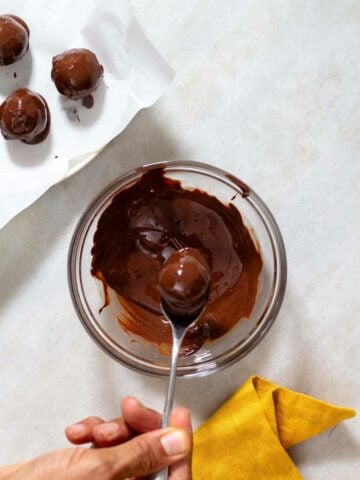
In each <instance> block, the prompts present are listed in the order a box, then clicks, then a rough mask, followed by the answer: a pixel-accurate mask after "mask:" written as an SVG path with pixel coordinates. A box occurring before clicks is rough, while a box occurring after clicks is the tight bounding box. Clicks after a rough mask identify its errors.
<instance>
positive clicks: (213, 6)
mask: <svg viewBox="0 0 360 480" xmlns="http://www.w3.org/2000/svg"><path fill="white" fill-rule="evenodd" d="M221 4H223V5H224V7H222V8H220V2H215V1H209V0H201V1H190V0H189V1H186V2H184V1H180V0H178V1H174V0H171V1H167V2H164V1H162V0H156V1H154V0H151V1H150V0H149V1H144V0H136V1H134V2H133V5H134V10H135V14H136V15H137V17H138V19H139V21H140V23H141V24H142V26H143V27H144V29H145V31H146V33H147V34H148V36H149V37H150V39H151V40H152V41H153V42H154V44H155V46H156V47H157V48H158V49H159V50H160V52H161V53H162V54H163V55H164V56H165V58H166V59H167V60H168V61H169V62H170V64H171V65H172V66H173V67H174V68H175V70H176V72H177V78H176V80H175V82H174V84H173V86H172V87H171V89H170V91H169V92H168V93H167V94H166V95H165V96H164V98H163V99H162V100H161V101H160V102H159V103H158V105H157V106H155V107H154V108H152V109H151V110H146V111H143V112H141V113H140V114H138V115H137V117H136V118H135V119H134V120H133V122H132V123H131V124H130V126H129V127H128V128H127V130H126V131H125V132H124V133H123V134H122V135H120V137H119V138H117V139H116V140H114V141H113V142H112V143H111V144H110V145H109V146H108V147H107V148H106V149H105V150H104V151H103V153H101V154H100V155H99V157H97V158H96V160H95V161H94V162H93V163H92V164H91V165H89V166H88V167H86V168H85V169H84V170H83V171H82V172H80V173H79V174H77V175H76V176H75V177H73V178H71V179H69V180H68V181H67V182H66V183H64V184H61V185H58V186H56V187H54V188H52V189H51V190H50V191H49V192H48V193H47V194H45V195H44V196H43V197H42V198H41V199H40V200H39V201H37V202H36V203H35V204H34V205H33V206H32V207H30V208H29V209H28V210H26V211H25V212H23V213H22V214H20V215H19V216H18V217H17V218H15V219H14V220H13V221H12V222H11V223H10V224H9V225H8V226H6V227H5V229H4V230H2V231H1V232H0V251H1V258H0V274H1V284H0V285H1V290H0V427H1V434H2V438H3V440H2V445H1V448H0V463H2V464H4V463H7V462H12V461H16V460H19V459H22V458H27V457H31V456H33V455H36V454H38V453H41V452H43V451H44V450H49V449H52V448H57V447H61V446H64V445H66V441H65V439H64V437H63V427H64V426H65V425H66V424H68V423H70V422H72V421H74V420H76V419H79V418H81V417H84V416H87V415H89V414H97V415H100V416H104V417H112V416H114V415H117V413H118V403H119V399H120V398H121V397H122V396H124V395H127V394H132V395H137V396H139V397H140V399H141V400H143V401H144V402H146V403H148V404H150V405H151V406H152V407H154V408H158V409H161V408H162V405H163V399H164V394H165V387H166V385H165V382H163V381H162V380H156V379H152V378H147V377H144V376H141V375H139V374H136V373H133V372H131V371H128V370H126V369H125V368H123V367H121V366H119V365H117V364H115V363H114V362H113V361H112V360H111V359H110V358H108V357H107V356H105V354H104V353H102V352H101V351H100V350H99V349H98V348H97V347H96V346H95V345H94V344H93V343H92V341H91V340H90V339H89V338H88V337H87V335H86V334H85V332H84V331H83V330H82V327H81V326H80V324H79V322H78V321H77V318H76V316H75V313H74V311H73V307H72V304H71V301H70V297H69V294H68V289H67V278H66V260H67V258H66V257H67V250H68V246H69V241H70V238H71V234H72V232H73V230H74V227H75V224H76V222H77V220H78V218H79V216H80V214H81V213H82V211H83V210H84V209H85V207H86V206H87V205H88V203H89V201H90V200H91V199H92V198H93V197H94V196H95V195H96V194H97V193H98V192H99V191H100V190H101V189H102V188H103V187H104V186H106V185H107V184H108V183H109V182H110V181H111V180H113V179H114V178H115V177H116V176H118V175H119V174H121V173H123V172H125V171H126V170H128V169H129V168H133V167H134V166H136V165H140V164H142V163H148V162H152V161H157V160H165V159H175V158H182V159H194V160H199V161H205V162H208V163H212V164H214V165H217V166H220V167H223V168H225V169H228V170H230V171H232V172H233V173H234V174H236V175H238V176H239V177H241V178H242V179H244V180H245V181H246V182H247V183H249V184H250V185H251V186H252V187H253V188H254V189H255V190H256V192H257V193H259V194H260V195H261V196H262V198H263V199H264V200H265V201H266V202H267V203H268V205H269V207H270V208H271V209H272V211H273V213H274V215H275V216H276V218H277V220H278V222H279V224H280V228H281V230H282V232H283V235H284V240H285V243H286V247H287V254H288V267H289V280H288V288H287V293H286V298H285V302H284V305H283V308H282V310H281V313H280V315H279V317H278V319H277V321H276V322H275V324H274V326H273V328H272V330H271V331H270V333H269V334H268V336H267V337H266V339H265V340H264V341H263V343H261V344H260V345H259V346H258V347H257V348H256V349H255V350H254V351H253V352H252V353H251V354H250V355H249V356H248V357H246V358H245V359H244V360H242V361H241V362H239V363H238V364H236V365H234V366H233V367H231V368H229V369H227V370H225V371H223V372H221V373H219V374H217V375H215V376H211V377H207V378H203V379H201V380H198V381H191V383H189V382H181V383H179V384H178V387H177V393H176V403H177V404H183V405H186V406H188V407H190V408H191V410H192V412H193V418H194V421H195V424H196V425H198V424H199V423H201V422H202V421H203V420H205V419H206V418H207V417H208V416H209V415H210V414H211V412H213V411H214V410H215V409H216V408H217V407H218V406H219V405H220V404H221V402H222V401H223V400H224V399H225V398H226V397H227V396H228V395H229V394H230V393H231V392H233V390H234V389H236V388H237V387H238V386H239V385H240V384H241V383H242V382H243V381H244V380H246V379H247V377H248V376H249V375H251V374H253V373H257V374H260V375H263V376H265V377H267V378H269V379H271V380H273V381H276V382H278V383H281V384H284V385H286V386H288V387H289V388H293V389H297V390H300V391H302V392H304V393H307V394H310V395H313V396H317V397H319V398H321V399H323V400H326V401H329V402H332V403H336V404H344V405H348V406H353V407H357V408H358V409H359V408H360V404H359V392H360V359H359V338H360V321H359V320H360V315H359V312H360V300H359V298H360V295H359V293H360V281H359V280H360V279H359V258H360V255H359V254H360V251H359V250H360V248H359V240H358V239H359V238H360V222H359V209H360V198H359V183H360V161H359V160H360V159H359V148H360V131H359V124H360V123H359V122H360V109H359V103H358V101H359V98H360V81H359V78H360V77H359V52H360V35H359V30H360V4H359V2H358V1H357V0H352V1H342V2H335V1H331V0H328V1H326V0H313V1H310V0H309V1H305V2H296V1H290V0H283V1H280V0H279V1H265V0H264V1H257V2H252V1H251V2H250V1H242V2H239V1H235V0H234V1H232V0H227V1H226V2H221ZM359 452H360V425H359V421H358V420H357V419H354V420H351V421H349V422H347V423H345V424H343V425H340V426H339V427H337V428H336V429H335V430H332V431H331V432H327V433H325V434H323V435H320V436H319V437H317V438H315V439H313V440H310V441H308V442H305V443H304V444H303V445H301V446H298V447H295V448H294V449H292V452H291V454H292V456H293V458H294V460H295V461H296V463H297V465H298V466H299V469H300V471H301V472H302V474H303V476H304V478H305V479H308V480H323V479H325V478H327V479H336V480H348V479H355V478H357V477H358V475H359V473H358V472H359V471H360V460H359V456H360V455H359Z"/></svg>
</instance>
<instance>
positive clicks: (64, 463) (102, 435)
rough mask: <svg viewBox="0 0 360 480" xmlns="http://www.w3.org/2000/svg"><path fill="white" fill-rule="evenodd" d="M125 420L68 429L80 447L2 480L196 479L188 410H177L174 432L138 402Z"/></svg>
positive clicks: (10, 470)
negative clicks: (165, 473)
mask: <svg viewBox="0 0 360 480" xmlns="http://www.w3.org/2000/svg"><path fill="white" fill-rule="evenodd" d="M122 414H123V416H122V417H119V418H116V419H114V420H112V421H110V422H105V421H104V420H102V419H101V418H98V417H89V418H86V419H84V420H82V421H81V422H78V423H76V424H74V425H72V426H70V427H68V428H67V429H66V435H67V437H68V439H69V440H70V441H71V442H72V443H74V444H76V445H82V444H85V443H89V442H91V443H93V445H94V447H96V448H90V449H89V448H83V447H77V448H68V449H65V450H59V451H56V452H51V453H48V454H45V455H42V456H41V457H38V458H36V459H34V460H31V461H29V462H23V463H21V464H17V465H14V466H10V467H5V468H3V469H0V480H5V479H6V480H70V479H71V480H89V479H91V478H93V479H101V480H125V479H134V478H139V477H145V476H147V475H149V474H151V473H153V472H156V471H158V470H161V469H162V468H165V467H167V466H171V467H170V472H169V479H170V480H190V479H191V448H192V429H191V421H190V416H189V412H188V410H186V409H184V408H178V409H175V410H174V412H173V415H172V419H171V427H170V428H168V429H163V430H159V426H160V422H161V415H160V414H159V413H157V412H155V411H153V410H150V409H147V408H145V407H144V406H142V405H141V404H140V403H139V402H138V401H137V400H136V399H135V398H132V397H127V398H125V399H124V400H123V401H122Z"/></svg>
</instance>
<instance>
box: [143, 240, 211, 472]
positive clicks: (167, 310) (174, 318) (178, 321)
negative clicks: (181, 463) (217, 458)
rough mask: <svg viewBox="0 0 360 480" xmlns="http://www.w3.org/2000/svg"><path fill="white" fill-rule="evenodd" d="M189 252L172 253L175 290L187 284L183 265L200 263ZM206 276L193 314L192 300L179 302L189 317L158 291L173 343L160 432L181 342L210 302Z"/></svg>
mask: <svg viewBox="0 0 360 480" xmlns="http://www.w3.org/2000/svg"><path fill="white" fill-rule="evenodd" d="M192 250H193V249H188V248H184V249H181V250H178V251H177V252H175V254H173V256H174V258H175V260H176V261H177V262H178V263H175V266H173V265H171V266H170V268H171V267H173V268H172V271H171V272H170V274H171V273H173V272H175V274H176V276H177V277H178V278H177V279H175V280H176V281H175V282H174V283H175V284H176V282H177V287H180V288H183V286H184V282H185V284H186V282H187V280H188V279H186V277H187V273H188V272H187V271H186V270H187V268H189V264H188V266H187V264H186V261H187V260H188V259H189V258H190V260H191V261H192V262H194V260H195V261H196V262H199V256H200V254H199V253H198V252H195V253H196V254H195V255H194V253H193V252H191V251H192ZM170 260H171V259H170ZM200 260H201V263H199V267H200V270H202V271H201V272H200V273H199V275H201V274H204V263H203V259H202V257H201V258H200ZM167 263H168V264H169V263H170V261H168V262H167ZM165 265H166V264H165ZM190 267H191V265H190ZM205 272H206V273H208V278H206V280H205V282H206V283H204V285H203V286H202V287H201V288H202V291H201V296H200V298H197V299H196V305H197V308H196V309H195V310H194V308H193V305H192V304H191V302H192V301H193V300H189V302H188V303H187V302H184V301H183V299H182V302H181V304H182V308H184V306H185V308H186V307H188V308H189V309H190V310H189V311H191V313H190V314H188V315H180V314H179V313H180V312H181V310H182V309H179V304H176V303H172V302H171V299H169V297H166V292H164V289H161V288H160V299H161V310H162V312H163V314H164V316H165V318H166V320H167V321H168V322H169V324H170V327H171V331H172V340H173V344H172V351H171V365H170V374H169V383H168V389H167V394H166V400H165V405H164V413H163V417H162V422H161V428H166V427H168V426H169V422H170V415H171V412H172V407H173V402H174V393H175V381H176V369H177V365H178V361H179V354H180V348H181V344H182V342H183V339H184V337H185V334H186V332H187V331H188V330H189V328H191V327H193V326H194V324H195V323H196V322H197V321H198V319H199V318H200V317H201V315H202V313H203V311H204V309H205V308H206V305H207V302H208V299H209V291H210V272H208V271H207V267H206V270H205ZM167 273H168V272H167ZM205 277H206V275H205ZM173 288H176V287H173ZM196 288H199V287H198V285H196ZM152 478H153V480H167V478H168V469H165V470H162V471H161V472H158V473H157V474H156V475H155V476H154V477H152Z"/></svg>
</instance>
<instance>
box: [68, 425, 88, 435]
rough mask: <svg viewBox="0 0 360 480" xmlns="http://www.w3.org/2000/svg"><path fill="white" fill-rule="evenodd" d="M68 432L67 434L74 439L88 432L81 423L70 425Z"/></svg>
mask: <svg viewBox="0 0 360 480" xmlns="http://www.w3.org/2000/svg"><path fill="white" fill-rule="evenodd" d="M66 430H67V433H68V434H70V435H72V436H73V437H81V436H82V435H84V434H85V433H86V431H87V429H86V427H85V425H82V424H81V423H74V425H70V427H68V428H67V429H66Z"/></svg>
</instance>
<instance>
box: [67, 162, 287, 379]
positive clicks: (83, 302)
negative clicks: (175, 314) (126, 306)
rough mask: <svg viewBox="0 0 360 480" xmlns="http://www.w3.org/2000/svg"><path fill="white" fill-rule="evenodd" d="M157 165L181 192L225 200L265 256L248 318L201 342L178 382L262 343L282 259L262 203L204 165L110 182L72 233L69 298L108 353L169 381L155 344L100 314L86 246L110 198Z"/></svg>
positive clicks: (281, 280)
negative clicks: (199, 192)
mask: <svg viewBox="0 0 360 480" xmlns="http://www.w3.org/2000/svg"><path fill="white" fill-rule="evenodd" d="M158 167H163V168H164V169H165V174H166V176H167V177H170V178H174V179H176V180H180V181H181V183H182V186H183V187H185V188H190V189H191V188H197V189H201V190H204V191H206V192H208V193H210V194H211V195H215V196H216V197H217V198H218V199H219V200H220V201H222V202H223V203H229V202H230V201H231V202H232V203H233V204H234V205H235V206H236V207H237V208H238V210H239V211H240V213H241V215H242V217H243V219H244V221H245V224H246V225H247V226H248V228H249V230H250V232H251V233H252V235H253V238H254V241H255V242H256V243H257V245H258V246H259V248H260V251H261V254H262V258H263V270H262V273H261V275H260V281H259V291H258V295H257V299H256V303H255V306H254V309H253V311H252V314H251V317H250V318H249V319H244V320H241V321H239V322H238V323H237V324H236V325H235V327H234V328H232V329H231V330H230V331H229V332H228V333H227V334H226V335H224V336H223V337H220V338H219V339H217V340H214V341H211V342H206V343H205V344H204V345H203V347H202V348H201V349H200V350H199V351H197V352H196V353H195V354H193V355H190V356H188V357H185V358H181V359H180V362H179V367H178V370H177V375H178V376H179V377H188V378H189V377H196V376H203V375H207V374H209V373H212V372H216V371H218V370H220V369H222V368H224V367H226V366H228V365H231V364H232V363H234V362H236V361H237V360H239V359H240V358H242V357H244V356H245V355H246V354H247V353H249V352H250V350H252V349H253V348H254V347H255V345H257V344H258V343H259V342H260V340H261V339H262V338H263V337H264V336H265V334H266V333H267V331H268V330H269V328H270V327H271V325H272V323H273V322H274V320H275V318H276V316H277V314H278V312H279V309H280V306H281V303H282V300H283V297H284V293H285V287H286V254H285V248H284V243H283V240H282V237H281V233H280V231H279V227H278V226H277V224H276V222H275V220H274V217H273V216H272V214H271V212H270V211H269V209H268V208H267V206H266V205H265V203H264V202H263V201H262V200H261V199H260V197H259V196H258V195H257V194H256V193H255V192H254V191H253V190H252V189H251V188H248V187H247V186H246V185H244V183H243V182H242V181H240V180H239V179H237V178H235V177H234V176H233V175H231V174H229V173H227V172H225V171H223V170H220V169H218V168H215V167H213V166H210V165H206V164H203V163H197V162H190V161H178V162H169V163H164V162H162V163H156V164H151V165H146V166H144V167H141V168H138V169H136V170H134V171H132V172H130V173H127V174H125V175H123V176H121V177H120V178H118V179H117V180H115V181H114V182H113V183H112V184H111V185H109V186H108V187H107V188H106V189H105V190H104V191H103V192H101V193H100V195H98V197H97V198H96V199H95V200H94V201H93V202H92V203H91V205H90V206H89V207H88V208H87V210H86V211H85V213H84V214H83V216H82V217H81V219H80V221H79V223H78V225H77V227H76V229H75V232H74V235H73V238H72V241H71V246H70V252H69V261H68V277H69V286H70V292H71V296H72V300H73V303H74V307H75V310H76V312H77V314H78V316H79V318H80V320H81V322H82V324H83V326H84V327H85V329H86V330H87V332H88V333H89V334H90V336H91V337H92V339H93V340H94V341H95V342H96V343H97V344H98V345H99V346H100V347H101V348H102V349H103V350H104V351H105V352H106V353H107V354H109V355H110V356H111V357H112V358H114V359H115V360H117V361H118V362H120V363H122V364H123V365H126V366H127V367H129V368H132V369H134V370H137V371H139V372H142V373H146V374H150V375H155V376H159V377H163V376H167V375H168V370H169V357H168V356H166V355H163V354H161V353H159V351H158V349H157V347H156V345H153V344H150V343H148V342H146V341H145V340H143V339H142V338H141V337H137V336H135V335H132V334H129V333H127V332H126V331H125V330H124V329H123V328H122V327H121V326H120V324H119V322H118V320H117V318H116V316H115V315H114V313H113V312H112V310H111V308H105V309H104V310H103V311H102V312H101V313H99V311H100V309H101V307H102V306H103V304H104V292H103V289H102V285H101V284H100V283H99V281H98V280H96V279H95V278H93V277H92V275H91V273H90V269H91V248H92V246H93V237H94V233H95V231H96V228H97V223H98V220H99V218H100V216H101V215H102V213H103V212H104V210H105V209H106V208H107V206H108V205H109V204H110V203H111V200H112V198H113V197H114V195H116V194H117V193H118V192H119V191H120V190H122V189H124V188H128V187H129V186H131V185H132V184H133V183H135V182H136V181H137V180H138V179H139V178H140V177H141V175H142V174H144V173H145V172H146V171H148V170H150V169H154V168H158ZM247 189H248V190H247ZM244 193H245V194H247V195H244Z"/></svg>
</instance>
